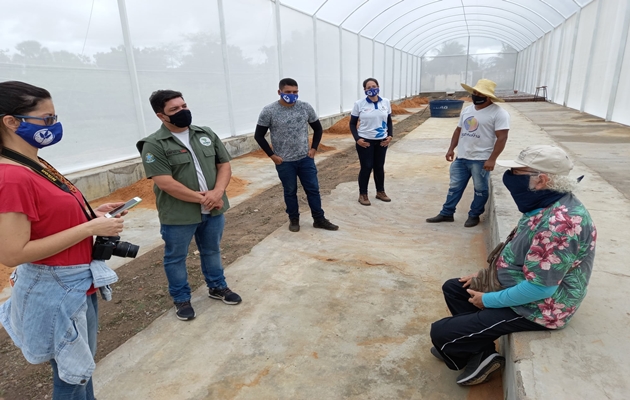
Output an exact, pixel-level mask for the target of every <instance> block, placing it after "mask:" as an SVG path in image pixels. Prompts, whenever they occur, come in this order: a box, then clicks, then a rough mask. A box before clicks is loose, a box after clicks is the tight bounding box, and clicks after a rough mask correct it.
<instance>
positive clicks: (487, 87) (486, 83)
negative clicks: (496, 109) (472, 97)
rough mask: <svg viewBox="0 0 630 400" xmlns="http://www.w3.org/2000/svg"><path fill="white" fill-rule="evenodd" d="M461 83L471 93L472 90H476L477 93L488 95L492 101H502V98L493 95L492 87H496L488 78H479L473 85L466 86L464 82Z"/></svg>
mask: <svg viewBox="0 0 630 400" xmlns="http://www.w3.org/2000/svg"><path fill="white" fill-rule="evenodd" d="M461 85H462V87H463V88H464V89H466V91H467V92H468V93H471V94H472V92H473V91H477V93H481V94H483V95H484V96H487V97H490V98H491V99H492V100H493V101H498V102H501V103H502V102H503V100H502V99H500V98H498V97H497V96H495V95H494V88H495V87H497V84H496V83H494V82H492V81H491V80H490V79H479V80H478V81H477V84H476V85H475V86H474V87H471V86H468V85H466V84H465V83H461Z"/></svg>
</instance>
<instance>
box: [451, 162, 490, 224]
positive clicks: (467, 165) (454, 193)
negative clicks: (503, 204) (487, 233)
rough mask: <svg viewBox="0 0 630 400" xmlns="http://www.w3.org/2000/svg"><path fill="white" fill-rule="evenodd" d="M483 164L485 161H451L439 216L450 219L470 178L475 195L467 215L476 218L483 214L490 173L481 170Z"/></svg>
mask: <svg viewBox="0 0 630 400" xmlns="http://www.w3.org/2000/svg"><path fill="white" fill-rule="evenodd" d="M485 162H486V161H485V160H466V159H463V158H456V159H455V161H453V163H452V164H451V170H450V173H451V182H450V184H449V188H448V195H447V196H446V202H445V203H444V206H443V207H442V211H440V214H441V215H444V216H447V217H450V216H452V215H453V214H455V208H456V207H457V203H459V200H461V198H462V195H463V194H464V190H465V189H466V186H467V185H468V181H469V180H470V177H471V176H472V179H473V185H474V187H475V195H474V198H473V202H472V204H471V205H470V211H469V212H468V215H469V216H471V217H478V216H479V215H481V214H483V212H484V211H485V205H486V202H487V201H488V179H489V178H490V172H489V171H486V170H485V169H483V164H484V163H485Z"/></svg>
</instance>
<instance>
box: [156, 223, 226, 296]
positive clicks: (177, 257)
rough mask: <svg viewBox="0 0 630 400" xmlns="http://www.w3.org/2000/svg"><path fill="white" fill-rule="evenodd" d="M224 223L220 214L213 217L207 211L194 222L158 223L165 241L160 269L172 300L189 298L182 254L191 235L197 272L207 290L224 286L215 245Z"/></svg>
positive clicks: (184, 253) (218, 248) (217, 245)
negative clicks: (162, 269)
mask: <svg viewBox="0 0 630 400" xmlns="http://www.w3.org/2000/svg"><path fill="white" fill-rule="evenodd" d="M224 226H225V216H224V215H223V214H221V215H217V216H214V217H213V216H211V215H210V214H201V222H200V223H198V224H190V225H164V224H162V225H161V228H160V233H161V234H162V239H163V240H164V243H165V246H164V271H165V272H166V279H168V292H169V293H170V295H171V297H172V298H173V301H174V302H176V303H181V302H184V301H189V300H190V286H189V285H188V271H187V270H186V257H187V256H188V246H189V245H190V241H191V240H192V238H193V235H194V237H195V242H196V243H197V249H198V250H199V256H200V257H201V272H203V276H204V277H205V280H206V285H208V288H211V289H215V288H218V289H223V288H226V287H227V284H226V283H225V276H224V275H223V265H221V249H220V247H219V244H220V243H221V237H223V227H224Z"/></svg>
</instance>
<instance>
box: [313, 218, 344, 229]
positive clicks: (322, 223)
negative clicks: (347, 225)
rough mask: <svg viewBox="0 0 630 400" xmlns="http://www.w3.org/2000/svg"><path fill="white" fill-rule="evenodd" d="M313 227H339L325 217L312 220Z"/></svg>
mask: <svg viewBox="0 0 630 400" xmlns="http://www.w3.org/2000/svg"><path fill="white" fill-rule="evenodd" d="M313 228H319V229H326V230H327V231H336V230H337V229H339V227H338V226H337V225H335V224H333V223H332V222H330V221H329V220H327V219H326V218H319V219H316V220H315V221H314V222H313Z"/></svg>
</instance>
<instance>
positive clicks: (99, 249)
mask: <svg viewBox="0 0 630 400" xmlns="http://www.w3.org/2000/svg"><path fill="white" fill-rule="evenodd" d="M138 250H140V246H136V245H135V244H131V243H129V242H121V241H120V236H97V237H96V240H95V241H94V246H93V247H92V258H93V259H95V260H109V259H110V258H112V256H116V257H130V258H136V256H137V255H138Z"/></svg>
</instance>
